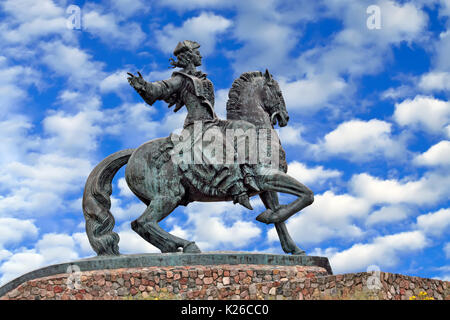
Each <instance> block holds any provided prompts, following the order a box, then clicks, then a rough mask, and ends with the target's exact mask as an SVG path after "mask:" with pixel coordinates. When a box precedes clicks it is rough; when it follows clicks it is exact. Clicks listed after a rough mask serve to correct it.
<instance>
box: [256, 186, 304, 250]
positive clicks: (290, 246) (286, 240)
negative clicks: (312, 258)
mask: <svg viewBox="0 0 450 320" xmlns="http://www.w3.org/2000/svg"><path fill="white" fill-rule="evenodd" d="M259 197H260V198H261V200H262V202H263V203H264V205H265V206H266V208H267V209H270V210H272V211H276V210H277V209H278V208H279V206H280V204H279V202H278V194H277V193H276V192H274V191H265V192H263V193H260V195H259ZM275 229H276V230H277V233H278V237H279V238H280V243H281V248H283V251H284V252H286V253H292V254H296V255H304V254H305V251H303V250H302V249H300V248H299V247H298V246H297V245H296V244H295V242H294V240H292V238H291V236H290V235H289V232H288V230H287V228H286V224H285V223H284V222H277V223H275Z"/></svg>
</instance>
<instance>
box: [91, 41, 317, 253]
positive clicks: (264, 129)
mask: <svg viewBox="0 0 450 320" xmlns="http://www.w3.org/2000/svg"><path fill="white" fill-rule="evenodd" d="M199 47H200V45H199V44H198V43H196V42H194V41H189V40H185V41H182V42H180V43H178V45H177V47H176V48H175V50H174V56H175V57H176V60H173V59H171V64H172V66H173V67H174V68H175V67H177V68H181V69H180V71H175V72H173V74H172V77H171V78H170V79H167V80H163V81H157V82H147V81H145V80H144V79H143V77H142V75H141V74H140V73H139V72H138V75H137V76H135V75H133V74H131V73H129V77H128V81H129V83H130V85H131V86H132V87H133V88H134V89H135V90H136V91H137V93H138V94H139V95H140V96H141V97H142V98H143V99H144V101H145V102H146V103H148V104H149V105H153V103H155V102H156V101H157V100H163V101H165V102H167V103H168V104H169V107H172V106H173V105H175V108H174V111H175V112H177V111H178V110H180V109H181V108H182V107H183V106H186V109H187V117H186V120H185V122H184V126H183V132H182V135H181V136H180V135H175V134H171V135H170V136H169V137H165V138H158V139H154V140H151V141H148V142H146V143H144V144H143V145H141V146H140V147H138V148H136V149H126V150H121V151H118V152H116V153H114V154H112V155H110V156H108V157H107V158H105V159H104V160H103V161H102V162H100V163H99V164H98V165H97V166H96V167H95V168H94V170H93V171H92V172H91V174H90V175H89V177H88V180H87V182H86V186H85V190H84V195H83V212H84V216H85V219H86V232H87V235H88V238H89V242H90V244H91V246H92V248H93V249H94V250H95V252H96V253H97V254H98V255H118V254H119V247H118V242H119V235H118V234H117V233H115V232H114V231H113V227H114V222H115V221H114V217H113V215H112V214H111V212H110V211H109V209H110V208H111V200H110V196H111V192H112V188H111V183H112V179H113V177H114V175H115V174H116V173H117V171H118V170H119V169H120V168H121V167H122V166H124V165H125V164H126V165H127V167H126V170H125V178H126V181H127V184H128V186H129V188H130V189H131V191H132V192H133V193H134V194H135V195H136V196H137V197H138V198H139V199H140V200H141V201H142V202H144V203H145V204H146V205H147V209H146V210H145V211H144V213H143V214H142V215H141V216H140V217H139V218H137V219H136V220H135V221H133V222H132V223H131V226H132V229H133V230H134V231H135V232H137V233H138V234H139V235H140V236H141V237H142V238H144V239H145V240H146V241H148V242H150V243H151V244H152V245H154V246H155V247H157V248H159V249H160V250H161V252H178V251H179V250H182V251H183V252H190V253H195V252H200V249H199V248H198V247H197V245H196V244H195V242H192V241H189V240H185V239H182V238H179V237H176V236H174V235H171V234H170V233H168V232H166V231H164V230H163V229H162V228H161V227H160V226H159V225H158V223H159V222H160V221H161V220H162V219H164V218H165V217H167V216H168V215H169V214H170V213H171V212H172V211H173V210H174V209H175V208H177V207H178V206H179V205H184V206H186V205H188V204H189V203H190V202H194V201H201V202H217V201H233V202H234V203H239V204H241V205H243V206H244V207H246V208H248V209H252V207H251V205H250V202H249V197H252V196H255V195H259V196H260V198H261V200H262V202H263V203H264V205H265V207H266V210H265V211H264V212H263V213H261V214H260V215H258V216H257V218H256V219H257V220H258V221H260V222H263V223H266V224H270V223H274V224H275V228H276V230H277V233H278V236H279V238H280V242H281V246H282V248H283V250H284V251H285V252H286V253H291V254H296V255H304V254H305V252H304V251H303V250H301V249H300V248H299V247H298V246H297V245H296V244H295V242H294V241H293V240H292V238H291V237H290V235H289V233H288V231H287V229H286V225H285V223H284V221H285V220H286V219H288V218H289V217H290V216H292V215H293V214H295V213H297V212H298V211H300V210H302V209H303V208H305V207H306V206H309V205H310V204H312V203H313V201H314V195H313V192H312V191H311V190H310V189H308V188H307V187H306V186H304V185H303V184H301V183H300V182H298V181H297V180H296V179H294V178H292V177H291V176H289V175H287V174H286V172H287V163H286V159H285V153H284V150H283V148H282V147H281V143H280V141H279V139H278V136H277V135H276V132H275V130H274V125H276V123H277V122H278V124H279V126H280V127H283V126H286V125H287V123H288V121H289V116H288V113H287V111H286V105H285V102H284V99H283V95H282V93H281V90H280V88H279V85H278V83H277V81H275V80H274V79H273V78H272V76H271V74H270V73H269V72H268V71H267V70H266V72H265V73H264V74H263V73H261V72H259V71H256V72H245V73H243V74H242V75H241V76H240V77H239V78H237V79H236V80H235V81H234V82H233V85H232V88H231V89H230V92H229V95H228V97H229V100H228V102H227V120H222V119H219V118H218V117H217V115H216V113H215V111H214V87H213V84H212V82H211V81H210V80H209V79H207V77H206V76H207V75H206V74H204V73H203V72H201V71H199V70H197V69H196V67H198V66H200V65H201V59H202V56H201V55H200V52H199V50H198V48H199ZM230 132H231V133H232V134H234V135H233V136H231V138H230V137H229V135H228V134H229V133H230ZM248 132H252V133H254V132H256V133H258V143H262V146H263V148H262V151H261V149H259V152H258V150H255V149H256V148H254V145H252V144H251V143H250V142H249V144H248V145H247V144H246V143H247V141H249V140H251V139H250V138H249V137H250V135H249V134H247V133H248ZM236 133H237V134H236ZM259 133H261V134H259ZM206 136H208V137H209V138H206ZM268 137H269V138H270V137H272V138H271V139H269V140H270V141H271V142H270V143H267V138H268ZM234 138H236V139H237V147H236V144H235V140H234ZM213 140H214V141H215V142H216V143H215V144H214V141H213ZM212 141H213V142H212ZM240 145H244V150H243V149H242V148H241V149H239V148H240ZM264 147H265V148H264ZM223 148H225V149H226V150H227V152H228V153H227V155H226V156H228V154H230V151H232V152H231V154H232V156H230V157H231V161H229V160H230V158H227V160H228V161H225V160H224V155H223V154H222V149H223ZM208 150H209V151H211V150H215V151H214V152H207V151H208ZM233 151H234V153H233ZM267 151H268V154H270V156H271V158H270V160H271V161H260V160H258V161H256V162H255V161H250V158H252V157H254V156H256V154H258V155H259V156H261V154H262V153H266V152H267ZM192 152H193V154H192ZM266 155H267V154H266ZM274 155H275V156H274ZM192 157H193V158H194V161H192ZM180 159H182V160H180ZM195 159H197V160H198V159H200V160H201V161H195ZM237 159H238V160H239V161H237ZM252 159H254V158H252ZM258 159H261V157H260V158H258ZM274 160H275V161H274ZM278 192H281V193H288V194H292V195H294V196H296V197H297V199H296V200H294V201H293V202H292V203H290V204H288V205H281V204H279V202H278V194H277V193H278ZM230 236H232V235H230Z"/></svg>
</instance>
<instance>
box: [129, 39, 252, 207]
mask: <svg viewBox="0 0 450 320" xmlns="http://www.w3.org/2000/svg"><path fill="white" fill-rule="evenodd" d="M199 47H200V45H199V44H198V43H197V42H195V41H190V40H185V41H182V42H179V43H178V45H177V46H176V48H175V50H174V52H173V54H174V56H175V57H176V58H177V61H175V60H173V59H171V65H172V66H173V67H174V68H175V67H179V68H182V69H181V71H175V72H173V74H172V77H171V78H170V79H168V80H162V81H156V82H147V81H145V80H144V79H143V77H142V75H141V74H140V73H139V72H138V75H139V76H134V75H132V74H130V73H129V75H130V77H129V78H128V81H129V83H130V84H131V86H132V87H133V88H134V89H135V90H136V91H137V92H138V93H139V95H140V96H141V97H142V98H143V99H144V101H145V102H147V103H148V104H149V105H153V103H155V101H157V100H164V101H165V102H167V103H169V108H170V107H172V106H173V105H176V106H175V109H174V111H175V112H177V111H178V110H180V109H181V108H182V107H183V106H186V108H187V111H188V115H187V117H186V120H185V122H184V126H183V128H184V129H185V130H189V131H190V132H191V133H192V132H194V130H193V127H194V122H195V121H201V122H202V126H203V132H205V131H206V130H207V129H208V128H211V127H213V126H217V127H222V125H223V121H221V120H220V119H219V118H218V117H217V115H216V113H215V112H214V86H213V84H212V82H211V81H210V80H209V79H207V78H206V74H205V73H203V72H202V71H198V70H197V69H196V67H198V66H200V65H201V59H202V56H201V55H200V52H199V50H198V48H199ZM222 129H223V128H222ZM203 132H201V134H200V135H198V136H197V137H194V140H197V139H201V138H202V135H203ZM194 144H195V143H194ZM203 156H204V157H205V155H203ZM221 168H222V169H225V170H228V172H227V174H226V179H225V181H224V183H223V184H222V185H221V188H222V189H223V190H224V191H225V192H226V191H229V192H230V193H231V195H232V196H233V202H234V203H239V204H241V205H243V206H245V207H246V208H249V209H252V207H251V205H250V202H249V197H248V192H249V191H250V190H254V191H259V188H258V186H257V184H256V182H255V180H254V174H253V173H252V170H251V168H250V166H249V165H248V164H245V163H244V164H238V163H232V164H221ZM221 173H222V175H223V171H222V172H221ZM218 174H219V173H218Z"/></svg>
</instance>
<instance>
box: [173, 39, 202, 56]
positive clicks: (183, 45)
mask: <svg viewBox="0 0 450 320" xmlns="http://www.w3.org/2000/svg"><path fill="white" fill-rule="evenodd" d="M198 48H200V45H199V44H198V43H197V42H195V41H191V40H184V41H181V42H178V44H177V46H176V48H175V50H173V55H174V56H177V55H178V54H180V53H182V52H185V51H188V50H194V49H198Z"/></svg>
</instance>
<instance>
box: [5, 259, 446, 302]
mask: <svg viewBox="0 0 450 320" xmlns="http://www.w3.org/2000/svg"><path fill="white" fill-rule="evenodd" d="M374 276H376V277H377V279H378V280H377V281H374V279H373V277H374ZM449 290H450V283H449V282H448V281H440V280H434V279H424V278H419V277H410V276H404V275H398V274H391V273H385V272H380V273H379V274H377V275H374V274H371V273H366V272H363V273H352V274H344V275H332V273H331V268H330V265H329V263H328V259H327V258H323V257H308V256H288V255H273V254H259V253H244V252H214V253H211V252H209V253H201V254H146V255H123V256H117V257H95V258H90V259H84V260H79V261H75V262H72V263H64V264H59V265H53V266H49V267H46V268H42V269H39V270H35V271H33V272H30V273H27V274H25V275H23V276H21V277H19V278H17V279H15V280H13V281H11V282H9V283H7V284H6V285H4V286H3V287H1V288H0V299H2V300H16V299H27V300H40V299H58V300H60V299H61V300H85V299H89V300H90V299H107V300H121V299H149V300H150V299H182V300H185V299H205V300H206V299H210V300H216V299H221V300H222V299H239V300H248V299H251V300H258V299H261V300H262V299H264V300H274V299H276V300H284V299H289V300H290V299H295V300H303V299H306V300H309V299H338V300H340V299H388V300H395V299H397V300H400V299H409V298H410V297H416V298H417V299H419V298H424V297H430V298H433V299H437V300H438V299H439V300H440V299H450V292H449Z"/></svg>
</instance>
